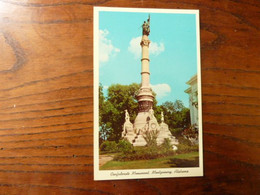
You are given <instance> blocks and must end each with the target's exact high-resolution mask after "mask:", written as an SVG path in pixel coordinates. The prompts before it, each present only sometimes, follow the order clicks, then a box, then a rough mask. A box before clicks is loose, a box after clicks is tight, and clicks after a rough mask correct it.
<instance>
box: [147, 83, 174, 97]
mask: <svg viewBox="0 0 260 195" xmlns="http://www.w3.org/2000/svg"><path fill="white" fill-rule="evenodd" d="M151 88H152V90H153V91H154V92H155V93H156V97H157V98H163V97H165V96H167V95H168V93H170V92H171V87H170V85H168V84H165V83H162V84H157V85H151Z"/></svg>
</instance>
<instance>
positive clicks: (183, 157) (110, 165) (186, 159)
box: [100, 152, 199, 170]
mask: <svg viewBox="0 0 260 195" xmlns="http://www.w3.org/2000/svg"><path fill="white" fill-rule="evenodd" d="M198 166H199V153H198V152H191V153H186V154H177V155H172V156H167V157H163V158H158V159H152V160H135V161H124V162H121V161H114V160H112V161H109V162H107V163H106V164H104V165H103V166H101V167H100V170H117V169H150V168H172V167H198Z"/></svg>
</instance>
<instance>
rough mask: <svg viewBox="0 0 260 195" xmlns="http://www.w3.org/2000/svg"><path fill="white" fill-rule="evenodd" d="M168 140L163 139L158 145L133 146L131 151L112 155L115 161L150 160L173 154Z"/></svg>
mask: <svg viewBox="0 0 260 195" xmlns="http://www.w3.org/2000/svg"><path fill="white" fill-rule="evenodd" d="M174 154H175V152H174V151H173V149H172V147H171V144H170V140H167V139H165V140H164V142H163V144H161V145H160V146H157V145H151V146H145V147H135V148H134V149H133V150H132V151H129V152H125V153H120V154H117V155H116V156H115V157H114V160H116V161H132V160H150V159H156V158H160V157H166V156H169V155H174Z"/></svg>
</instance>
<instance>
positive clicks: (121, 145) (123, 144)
mask: <svg viewBox="0 0 260 195" xmlns="http://www.w3.org/2000/svg"><path fill="white" fill-rule="evenodd" d="M117 148H118V151H119V152H122V153H129V152H132V151H133V150H134V147H133V145H132V144H131V143H130V142H129V141H127V140H124V139H122V140H120V141H119V142H118V144H117Z"/></svg>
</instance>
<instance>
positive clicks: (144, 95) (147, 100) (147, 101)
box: [134, 17, 154, 131]
mask: <svg viewBox="0 0 260 195" xmlns="http://www.w3.org/2000/svg"><path fill="white" fill-rule="evenodd" d="M149 34H150V17H149V18H148V20H147V22H144V24H143V35H142V40H141V43H140V45H141V48H142V58H141V66H142V69H141V76H142V83H141V88H140V89H139V92H138V95H137V100H138V115H137V117H136V119H135V122H134V128H135V129H136V130H137V131H139V130H143V129H144V128H145V126H147V123H148V122H149V120H150V119H151V116H150V115H151V114H150V113H149V111H150V110H151V109H152V107H153V100H154V96H153V93H152V89H151V87H150V70H149V63H150V59H149V45H150V40H149V38H148V36H149Z"/></svg>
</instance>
